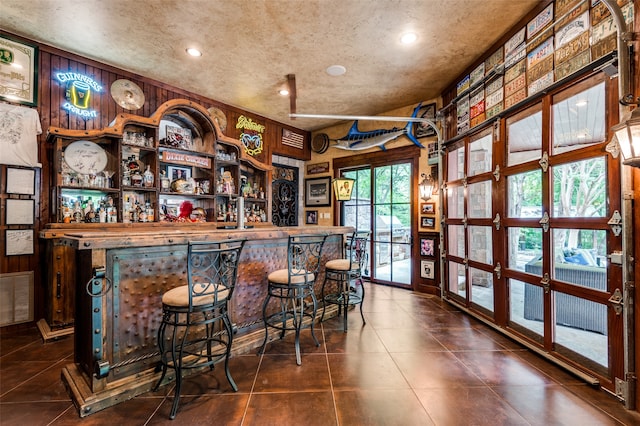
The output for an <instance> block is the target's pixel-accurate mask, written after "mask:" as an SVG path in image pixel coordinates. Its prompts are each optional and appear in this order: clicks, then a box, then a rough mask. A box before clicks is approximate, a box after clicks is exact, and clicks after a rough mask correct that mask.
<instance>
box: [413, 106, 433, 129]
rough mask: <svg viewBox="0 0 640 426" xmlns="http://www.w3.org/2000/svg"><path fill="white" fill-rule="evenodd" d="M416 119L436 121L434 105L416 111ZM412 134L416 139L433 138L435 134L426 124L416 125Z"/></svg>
mask: <svg viewBox="0 0 640 426" xmlns="http://www.w3.org/2000/svg"><path fill="white" fill-rule="evenodd" d="M418 117H420V118H428V119H429V120H431V121H433V122H435V121H436V104H435V102H434V103H432V104H428V105H424V106H422V107H420V109H419V110H418ZM413 133H414V135H415V137H416V138H426V137H428V136H435V135H436V134H437V133H436V131H435V129H434V128H433V127H431V125H429V124H427V123H416V124H415V127H414V129H413Z"/></svg>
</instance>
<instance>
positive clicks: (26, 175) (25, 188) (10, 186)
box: [7, 167, 36, 195]
mask: <svg viewBox="0 0 640 426" xmlns="http://www.w3.org/2000/svg"><path fill="white" fill-rule="evenodd" d="M35 193H36V171H35V170H33V169H17V168H14V167H7V194H21V195H35Z"/></svg>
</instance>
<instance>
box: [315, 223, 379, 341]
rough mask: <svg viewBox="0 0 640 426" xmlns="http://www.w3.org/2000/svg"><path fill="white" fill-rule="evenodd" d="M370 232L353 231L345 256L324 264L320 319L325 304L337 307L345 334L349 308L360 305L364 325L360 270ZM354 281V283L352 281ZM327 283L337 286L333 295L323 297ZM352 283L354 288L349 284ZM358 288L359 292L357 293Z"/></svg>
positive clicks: (365, 255) (321, 318) (364, 258)
mask: <svg viewBox="0 0 640 426" xmlns="http://www.w3.org/2000/svg"><path fill="white" fill-rule="evenodd" d="M370 234H371V232H370V231H355V232H354V233H353V234H352V235H350V236H349V237H348V238H347V244H348V246H347V253H346V254H347V255H346V257H345V258H344V259H334V260H330V261H328V262H327V263H326V264H325V274H324V281H323V283H322V300H323V302H324V309H323V310H322V317H320V321H322V320H323V319H324V313H325V311H326V306H327V304H330V305H338V315H340V312H341V311H342V314H343V324H344V332H345V333H346V332H347V309H348V308H349V306H355V305H360V316H361V317H362V323H363V325H364V324H366V321H365V320H364V314H363V313H362V303H363V301H364V285H363V283H362V268H363V267H364V263H365V260H366V259H367V245H368V243H367V240H368V239H369V235H370ZM354 280H355V281H354ZM327 281H334V282H335V283H336V284H337V290H336V291H335V292H334V293H330V294H327V295H326V296H325V294H324V290H325V286H326V285H327ZM352 281H354V286H353V287H352V286H351V282H352ZM358 286H360V292H358Z"/></svg>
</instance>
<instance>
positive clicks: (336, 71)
mask: <svg viewBox="0 0 640 426" xmlns="http://www.w3.org/2000/svg"><path fill="white" fill-rule="evenodd" d="M346 72H347V69H346V68H345V67H343V66H342V65H331V66H330V67H328V68H327V74H329V75H332V76H334V77H336V76H339V75H342V74H344V73H346Z"/></svg>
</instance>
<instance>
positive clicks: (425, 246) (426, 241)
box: [420, 237, 436, 256]
mask: <svg viewBox="0 0 640 426" xmlns="http://www.w3.org/2000/svg"><path fill="white" fill-rule="evenodd" d="M435 254H436V239H435V237H427V238H420V256H435Z"/></svg>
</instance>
